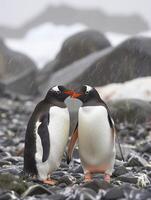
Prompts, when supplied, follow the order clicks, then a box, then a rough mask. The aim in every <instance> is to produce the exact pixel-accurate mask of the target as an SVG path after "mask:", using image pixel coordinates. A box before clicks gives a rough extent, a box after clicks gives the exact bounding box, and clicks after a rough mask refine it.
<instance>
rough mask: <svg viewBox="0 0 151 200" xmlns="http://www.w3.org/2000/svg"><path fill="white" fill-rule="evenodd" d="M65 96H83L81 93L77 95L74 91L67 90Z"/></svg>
mask: <svg viewBox="0 0 151 200" xmlns="http://www.w3.org/2000/svg"><path fill="white" fill-rule="evenodd" d="M64 94H68V95H69V96H70V97H71V98H78V97H79V96H81V94H80V93H76V92H74V91H73V90H66V91H64Z"/></svg>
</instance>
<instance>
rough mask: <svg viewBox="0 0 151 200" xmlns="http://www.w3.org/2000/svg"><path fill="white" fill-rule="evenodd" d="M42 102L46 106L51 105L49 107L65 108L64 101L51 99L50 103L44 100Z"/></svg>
mask: <svg viewBox="0 0 151 200" xmlns="http://www.w3.org/2000/svg"><path fill="white" fill-rule="evenodd" d="M44 102H45V103H46V104H51V106H58V107H60V108H66V107H67V106H66V104H65V103H64V101H62V100H59V99H56V98H53V97H52V98H51V100H50V102H48V101H47V100H46V99H45V100H44Z"/></svg>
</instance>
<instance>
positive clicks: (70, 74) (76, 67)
mask: <svg viewBox="0 0 151 200" xmlns="http://www.w3.org/2000/svg"><path fill="white" fill-rule="evenodd" d="M111 50H112V47H108V48H106V49H104V50H101V51H97V52H94V53H91V54H90V55H87V56H86V57H84V58H81V59H80V60H77V61H75V62H74V63H72V64H70V65H68V66H67V67H65V68H64V69H62V70H59V71H58V72H56V73H54V74H53V76H52V77H51V78H50V79H49V80H48V81H47V82H46V83H45V82H44V83H45V84H44V83H42V81H41V84H40V86H41V92H45V91H47V90H48V88H49V87H51V86H53V85H58V84H59V85H61V84H62V85H68V86H69V87H70V86H71V87H75V86H79V83H80V82H77V83H75V84H72V85H71V84H68V83H70V82H72V81H73V80H75V79H76V78H77V77H78V76H80V75H81V74H82V73H84V71H85V70H86V69H88V68H89V67H91V65H93V64H94V63H95V62H96V61H97V60H98V59H99V58H101V57H103V56H104V55H106V53H107V52H110V51H111ZM44 78H45V76H44ZM96 81H98V83H99V82H100V80H96ZM43 90H44V91H43Z"/></svg>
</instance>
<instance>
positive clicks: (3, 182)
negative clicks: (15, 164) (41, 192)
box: [0, 173, 27, 195]
mask: <svg viewBox="0 0 151 200" xmlns="http://www.w3.org/2000/svg"><path fill="white" fill-rule="evenodd" d="M0 188H1V189H5V190H6V189H7V190H13V191H15V192H16V193H17V194H19V195H20V194H22V193H23V192H24V191H25V190H26V189H27V183H25V182H24V181H23V180H22V179H21V178H19V177H18V176H14V175H12V174H9V173H5V174H0Z"/></svg>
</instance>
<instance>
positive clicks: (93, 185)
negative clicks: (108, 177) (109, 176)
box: [82, 180, 112, 193]
mask: <svg viewBox="0 0 151 200" xmlns="http://www.w3.org/2000/svg"><path fill="white" fill-rule="evenodd" d="M82 186H83V187H84V188H90V189H92V190H94V191H95V192H96V193H98V191H99V190H100V189H103V190H107V189H109V188H111V187H112V185H111V184H110V183H107V182H105V181H98V180H92V181H91V182H88V183H84V184H83V185H82Z"/></svg>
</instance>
